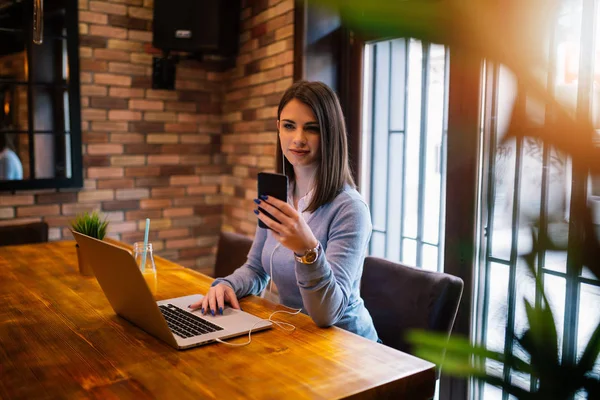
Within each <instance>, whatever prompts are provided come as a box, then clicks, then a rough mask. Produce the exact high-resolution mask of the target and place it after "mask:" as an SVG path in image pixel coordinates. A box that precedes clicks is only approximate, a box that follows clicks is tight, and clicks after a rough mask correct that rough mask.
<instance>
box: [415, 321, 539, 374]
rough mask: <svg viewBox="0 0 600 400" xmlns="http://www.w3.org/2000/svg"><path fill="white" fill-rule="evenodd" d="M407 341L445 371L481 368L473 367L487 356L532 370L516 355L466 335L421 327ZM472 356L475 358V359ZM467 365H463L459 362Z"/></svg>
mask: <svg viewBox="0 0 600 400" xmlns="http://www.w3.org/2000/svg"><path fill="white" fill-rule="evenodd" d="M407 340H408V341H409V342H410V343H412V344H413V346H414V352H415V354H420V355H419V356H420V357H422V358H425V359H427V360H429V361H431V362H434V363H436V364H438V365H442V366H443V368H444V370H445V371H446V372H450V370H454V369H456V370H457V371H462V370H463V369H464V370H465V371H466V370H468V368H474V371H473V372H475V371H476V370H478V368H479V367H471V364H472V363H473V361H474V362H475V363H483V362H484V361H485V360H486V359H490V360H494V361H498V362H499V363H501V364H505V365H506V366H507V367H509V368H512V369H513V370H515V371H520V372H524V373H529V374H531V373H532V368H531V366H530V365H529V364H528V363H526V362H525V361H523V360H521V359H520V358H518V357H517V356H515V355H513V354H509V355H508V356H506V355H505V354H504V353H500V352H496V351H492V350H488V349H487V348H485V347H484V346H481V345H472V344H471V343H470V342H469V340H468V339H467V338H464V337H460V336H451V337H450V338H448V337H447V336H446V335H445V334H440V333H437V332H426V331H422V330H415V331H411V332H410V333H409V334H408V335H407ZM472 358H474V360H473V361H472ZM460 363H462V364H465V365H463V366H461V365H458V364H460Z"/></svg>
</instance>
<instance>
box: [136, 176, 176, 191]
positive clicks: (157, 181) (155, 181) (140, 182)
mask: <svg viewBox="0 0 600 400" xmlns="http://www.w3.org/2000/svg"><path fill="white" fill-rule="evenodd" d="M135 186H136V187H140V188H155V187H165V186H169V177H168V176H148V177H144V178H136V179H135Z"/></svg>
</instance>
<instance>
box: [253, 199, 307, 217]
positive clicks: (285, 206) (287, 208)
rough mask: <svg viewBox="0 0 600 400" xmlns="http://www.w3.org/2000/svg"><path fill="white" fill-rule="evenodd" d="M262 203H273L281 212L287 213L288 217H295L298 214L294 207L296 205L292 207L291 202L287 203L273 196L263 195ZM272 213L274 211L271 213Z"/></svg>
mask: <svg viewBox="0 0 600 400" xmlns="http://www.w3.org/2000/svg"><path fill="white" fill-rule="evenodd" d="M260 200H261V204H262V203H263V202H267V204H270V205H272V206H273V207H276V208H277V209H278V210H279V212H281V213H283V214H285V215H286V216H287V217H290V218H291V217H294V216H295V215H296V214H298V212H297V211H296V210H295V209H294V207H292V206H291V205H290V204H289V203H286V202H285V201H281V200H279V199H277V198H275V197H273V196H262V197H261V199H260ZM269 213H271V211H269ZM271 215H272V213H271Z"/></svg>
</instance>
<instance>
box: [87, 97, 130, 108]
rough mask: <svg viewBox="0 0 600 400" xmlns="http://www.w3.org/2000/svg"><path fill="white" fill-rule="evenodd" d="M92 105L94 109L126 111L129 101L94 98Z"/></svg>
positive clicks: (91, 101)
mask: <svg viewBox="0 0 600 400" xmlns="http://www.w3.org/2000/svg"><path fill="white" fill-rule="evenodd" d="M90 105H91V106H92V107H94V108H104V109H107V110H113V109H120V110H124V109H126V108H127V100H125V99H119V98H115V97H92V98H91V99H90Z"/></svg>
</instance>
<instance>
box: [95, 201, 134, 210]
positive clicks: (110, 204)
mask: <svg viewBox="0 0 600 400" xmlns="http://www.w3.org/2000/svg"><path fill="white" fill-rule="evenodd" d="M138 208H140V200H116V201H105V202H103V203H102V209H103V210H104V211H126V210H137V209H138Z"/></svg>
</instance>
